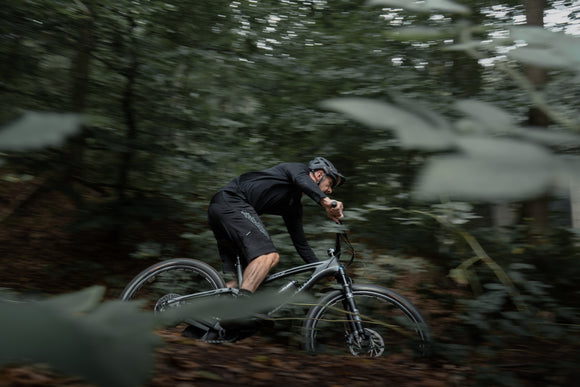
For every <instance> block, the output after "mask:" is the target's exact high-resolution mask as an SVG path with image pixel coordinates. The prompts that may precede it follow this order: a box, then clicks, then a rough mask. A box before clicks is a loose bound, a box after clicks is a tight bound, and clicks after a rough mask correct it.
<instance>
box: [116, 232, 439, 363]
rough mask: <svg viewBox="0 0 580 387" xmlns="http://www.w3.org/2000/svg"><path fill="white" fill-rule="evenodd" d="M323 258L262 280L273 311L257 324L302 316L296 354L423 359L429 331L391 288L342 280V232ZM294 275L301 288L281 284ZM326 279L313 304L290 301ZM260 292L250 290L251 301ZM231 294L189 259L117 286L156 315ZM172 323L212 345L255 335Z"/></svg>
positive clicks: (194, 322) (192, 322) (214, 274)
mask: <svg viewBox="0 0 580 387" xmlns="http://www.w3.org/2000/svg"><path fill="white" fill-rule="evenodd" d="M341 242H342V243H344V244H345V245H346V246H348V248H349V250H350V254H351V257H350V260H349V261H348V262H347V263H346V264H342V263H341V262H340V259H341V256H342V251H341V244H342V243H341ZM327 252H328V259H325V260H322V261H319V262H315V263H309V264H304V265H300V266H297V267H293V268H290V269H286V270H282V271H280V272H277V273H274V274H271V275H269V276H268V277H267V278H266V279H265V280H264V282H263V284H262V285H261V288H262V287H264V285H267V284H279V283H280V282H282V285H279V286H278V287H279V291H278V293H276V295H277V296H276V297H275V299H276V304H275V307H273V308H272V307H271V305H269V306H268V307H269V308H270V309H269V310H268V311H266V313H265V314H261V315H260V318H265V319H269V320H270V321H273V322H274V323H275V322H276V319H277V316H279V315H280V313H282V311H283V310H285V309H288V308H292V307H294V308H297V309H298V310H299V311H304V312H305V316H303V317H301V320H302V326H301V336H302V338H303V345H304V348H305V349H306V350H307V351H309V352H326V351H332V352H334V353H340V352H346V353H349V352H350V353H351V354H352V355H354V356H368V357H378V356H384V355H387V354H390V353H394V352H411V351H412V352H414V353H416V354H426V352H427V351H428V346H429V342H430V338H431V336H430V330H429V327H428V325H427V323H426V322H425V319H424V318H423V316H422V315H421V313H420V312H419V311H418V310H417V308H415V306H413V304H412V303H411V302H409V301H408V300H407V299H405V298H404V297H403V296H401V295H400V294H397V293H396V292H394V291H393V290H390V289H387V288H385V287H382V286H379V285H372V284H358V283H355V282H354V281H353V279H352V278H351V277H349V276H348V275H347V272H346V268H348V267H349V266H350V265H351V264H352V263H353V262H354V260H355V255H356V254H355V249H354V247H353V246H352V244H351V243H350V242H349V240H348V237H347V234H346V232H344V231H339V232H337V233H336V241H335V245H334V247H332V248H329V249H328V251H327ZM238 261H239V260H238ZM236 271H237V274H236V276H237V280H238V283H239V284H241V283H242V280H243V276H242V268H241V266H240V265H239V262H238V265H237V270H236ZM300 274H302V275H305V274H307V278H306V279H305V280H303V281H302V282H297V281H295V280H291V281H289V282H288V279H292V278H296V276H297V275H300ZM329 278H333V279H335V280H336V285H335V286H334V287H333V288H331V289H329V290H327V291H326V292H325V293H324V294H323V295H322V296H321V297H320V298H319V299H317V301H315V302H312V303H301V302H298V301H297V302H293V301H294V300H298V299H299V298H300V297H299V295H301V294H303V293H305V292H308V291H309V290H311V289H312V288H313V286H314V285H315V284H317V283H320V282H322V281H326V280H328V279H329ZM283 280H285V281H283ZM266 288H267V287H266ZM260 291H261V290H258V292H256V296H257V295H259V294H260ZM238 293H239V292H238V289H236V288H228V287H226V284H225V281H224V279H223V277H222V276H221V275H220V273H219V272H218V271H217V270H216V269H214V268H213V267H212V266H210V265H208V264H206V263H204V262H201V261H199V260H196V259H189V258H175V259H169V260H165V261H163V262H160V263H157V264H154V265H152V266H150V267H148V268H147V269H145V270H143V271H142V272H141V273H139V274H138V275H137V276H136V277H135V278H134V279H133V280H132V281H131V282H130V283H129V284H128V285H127V286H126V287H125V289H124V290H123V292H122V294H121V299H122V300H134V299H145V300H146V302H145V306H144V307H145V308H147V309H149V310H153V311H155V312H156V313H163V312H164V311H167V310H170V309H172V308H179V307H181V306H183V305H184V304H186V303H189V302H195V301H196V300H197V301H199V300H205V301H207V300H210V301H211V300H218V298H220V297H221V298H222V299H223V297H232V298H233V297H234V296H236V295H238ZM278 295H283V296H281V297H278ZM256 299H258V297H256ZM263 316H265V317H263ZM179 322H180V323H185V324H188V325H189V327H193V326H196V327H204V328H205V330H206V333H209V332H212V329H213V331H214V333H216V332H217V333H218V334H217V335H215V334H214V335H213V338H212V339H208V336H207V335H206V336H205V337H204V336H201V337H200V338H202V339H204V338H205V339H206V341H210V342H214V343H219V342H234V341H237V340H240V339H242V338H245V337H247V336H249V335H251V334H253V333H255V331H257V328H255V327H249V328H248V327H247V326H245V325H242V326H241V327H240V326H236V325H235V324H234V326H233V327H231V328H227V326H226V328H225V329H224V328H223V327H222V326H220V324H219V318H216V319H211V320H210V321H209V322H208V321H207V319H206V318H205V317H204V318H199V319H196V317H195V316H194V315H192V316H188V318H187V319H184V320H183V321H179ZM216 323H217V324H216ZM185 326H187V325H185Z"/></svg>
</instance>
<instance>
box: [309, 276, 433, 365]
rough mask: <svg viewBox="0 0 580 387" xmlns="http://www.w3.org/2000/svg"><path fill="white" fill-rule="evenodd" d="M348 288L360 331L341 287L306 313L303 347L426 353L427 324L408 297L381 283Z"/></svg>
mask: <svg viewBox="0 0 580 387" xmlns="http://www.w3.org/2000/svg"><path fill="white" fill-rule="evenodd" d="M352 288H353V289H352V290H353V296H354V302H355V304H356V306H357V309H358V312H359V313H358V316H359V317H360V320H361V323H362V328H363V329H362V331H363V334H362V335H361V334H360V333H361V332H358V331H357V330H355V329H353V326H354V325H353V323H352V321H353V318H354V317H355V313H354V312H353V311H350V308H349V307H348V303H347V300H346V295H345V294H344V293H343V291H342V290H333V291H331V292H330V293H328V294H327V295H326V296H324V297H323V298H322V299H321V300H320V301H319V303H318V304H317V305H315V306H313V307H312V308H311V309H310V311H309V312H308V314H307V316H306V321H305V322H304V327H303V335H304V340H305V347H306V350H308V351H309V352H332V353H344V352H347V353H351V354H352V355H354V356H368V357H378V356H386V355H389V354H392V353H401V352H403V353H409V354H411V353H414V354H421V355H424V354H425V353H426V351H427V347H428V343H429V340H430V333H429V327H428V326H427V324H426V323H425V319H424V318H423V317H422V316H421V314H420V313H419V311H418V310H417V309H416V308H415V307H414V306H413V305H412V304H411V303H410V302H409V301H408V300H406V299H405V298H404V297H402V296H401V295H399V294H397V293H395V292H393V291H392V290H389V289H386V288H384V287H382V286H376V285H353V287H352Z"/></svg>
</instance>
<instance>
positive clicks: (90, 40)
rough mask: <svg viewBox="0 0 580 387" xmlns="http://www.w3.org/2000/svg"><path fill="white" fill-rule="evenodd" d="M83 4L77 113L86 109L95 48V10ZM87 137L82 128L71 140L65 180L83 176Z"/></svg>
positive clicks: (74, 92)
mask: <svg viewBox="0 0 580 387" xmlns="http://www.w3.org/2000/svg"><path fill="white" fill-rule="evenodd" d="M83 5H84V6H83V8H82V10H83V11H84V13H85V15H86V16H87V17H86V19H84V20H83V22H82V24H81V26H80V28H79V38H78V44H77V51H76V57H75V59H74V62H73V66H72V69H71V78H72V87H71V100H70V109H71V111H73V112H75V113H83V112H84V111H85V109H86V105H87V97H88V89H89V79H90V64H91V52H92V51H93V48H94V36H93V35H94V21H95V14H94V12H93V7H92V3H91V0H85V1H84V3H83ZM85 137H86V131H85V130H81V133H80V134H78V135H77V136H75V137H74V138H73V139H71V141H70V142H69V154H68V157H69V160H68V168H67V172H66V174H67V176H65V180H69V178H70V177H72V176H75V177H78V178H83V175H84V167H83V162H84V151H85Z"/></svg>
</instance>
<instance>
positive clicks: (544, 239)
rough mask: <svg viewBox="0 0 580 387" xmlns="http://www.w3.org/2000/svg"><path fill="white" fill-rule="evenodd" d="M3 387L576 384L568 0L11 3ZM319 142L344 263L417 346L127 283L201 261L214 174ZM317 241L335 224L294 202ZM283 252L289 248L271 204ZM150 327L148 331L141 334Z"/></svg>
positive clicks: (1, 143) (1, 286) (577, 136)
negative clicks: (336, 178) (239, 314)
mask: <svg viewBox="0 0 580 387" xmlns="http://www.w3.org/2000/svg"><path fill="white" fill-rule="evenodd" d="M0 20H1V23H0V314H1V315H2V316H3V317H2V319H1V320H0V386H165V385H176V386H177V385H180V386H206V385H207V386H222V385H223V386H225V385H231V384H232V383H236V384H238V383H242V384H244V385H263V386H268V385H273V384H287V385H304V384H318V385H321V386H341V385H349V386H358V385H365V386H369V385H388V384H397V385H403V386H454V385H461V386H465V385H468V386H572V385H575V382H576V381H577V380H578V378H579V377H580V371H579V370H578V364H579V363H580V350H579V349H580V347H579V345H580V329H579V321H580V304H579V303H578V301H577V300H578V298H577V297H579V296H580V294H579V292H580V288H579V287H578V282H577V281H578V280H580V250H579V248H580V239H579V235H580V234H579V230H580V172H579V171H580V158H579V156H580V115H579V114H578V111H579V108H580V107H579V106H578V99H579V98H580V1H578V0H573V1H565V0H521V1H520V0H473V1H467V0H453V1H451V0H422V1H414V0H364V1H362V0H211V1H210V0H165V1H160V0H116V1H112V0H100V1H97V0H4V1H3V4H2V7H0ZM316 156H323V157H326V158H328V159H329V160H331V161H332V162H333V163H334V165H336V166H337V168H338V169H339V170H340V172H341V173H342V174H344V175H345V176H346V179H347V182H346V184H344V185H343V186H341V187H339V188H337V189H336V190H335V192H333V194H332V196H333V198H336V199H337V200H340V201H342V202H343V203H344V205H345V213H344V214H345V218H344V228H345V229H346V230H347V233H348V235H349V238H350V240H351V241H352V243H353V245H354V247H355V249H356V250H357V253H358V257H357V261H355V263H354V264H353V265H352V266H351V267H349V270H350V271H351V274H352V275H353V276H354V278H355V280H356V281H360V282H372V283H375V284H378V285H382V286H386V287H388V288H390V289H393V290H395V291H397V292H399V293H401V294H403V295H404V296H405V297H407V298H408V299H410V300H412V302H413V303H414V304H415V305H416V306H417V308H418V309H419V310H420V311H421V313H422V314H423V315H424V317H425V319H426V320H427V322H428V324H429V326H430V327H431V329H432V334H433V339H434V340H433V345H432V351H431V353H430V354H429V356H425V357H422V358H417V357H413V356H410V355H401V356H385V357H383V358H378V359H364V358H355V357H352V356H350V355H349V356H347V355H344V356H341V355H327V354H324V355H310V354H307V353H305V352H304V351H303V349H302V348H301V346H300V343H299V342H298V341H299V337H295V335H293V334H292V332H293V330H292V327H288V329H285V328H287V327H286V326H285V325H284V324H282V326H281V327H278V328H277V329H274V330H265V331H264V332H261V333H259V334H257V335H256V336H255V337H252V338H248V339H246V340H242V341H240V342H238V343H233V344H231V345H212V344H208V343H203V342H200V341H196V340H192V339H186V338H182V337H180V336H175V335H169V334H164V333H162V332H159V331H158V330H156V328H157V326H156V325H155V324H156V322H155V318H154V316H153V314H152V313H149V312H146V311H143V310H142V309H141V308H140V307H139V304H138V303H133V302H130V303H129V302H121V301H119V295H120V293H121V291H122V290H123V288H124V287H125V286H126V285H127V283H128V282H129V281H130V280H131V279H132V278H133V277H134V276H135V275H136V274H137V273H139V272H140V271H141V270H142V269H144V268H146V267H148V266H149V265H152V264H153V263H155V262H159V261H161V260H164V259H168V258H171V257H190V258H195V259H199V260H202V261H205V262H207V263H209V264H211V265H213V266H214V267H216V268H219V267H220V259H219V254H218V250H217V245H216V241H215V238H214V236H213V234H212V232H211V230H210V229H209V227H208V224H207V207H208V204H209V201H210V199H211V198H212V196H213V195H214V193H215V192H216V191H217V190H218V189H219V188H220V187H222V186H224V185H225V184H227V182H229V181H230V180H231V179H232V178H234V177H236V176H238V175H239V174H241V173H244V172H248V171H256V170H263V169H266V168H269V167H272V166H274V165H276V164H278V163H281V162H303V163H307V162H308V161H309V160H311V159H312V158H314V157H316ZM303 206H304V228H305V230H306V232H307V235H308V239H309V241H310V243H311V245H312V247H313V248H314V249H315V251H316V253H317V254H319V255H320V257H324V256H325V255H326V249H327V248H328V247H329V245H332V243H333V237H334V232H335V230H336V226H335V225H333V224H332V222H330V221H329V220H328V218H326V217H325V215H324V213H323V211H321V210H320V208H319V207H318V206H317V205H316V204H315V203H313V202H312V201H309V200H308V199H307V198H305V199H304V200H303ZM264 222H265V224H266V226H267V228H268V231H269V232H270V234H271V235H272V238H273V240H274V242H275V244H276V247H277V248H278V250H279V252H280V255H281V257H282V258H281V261H280V264H279V266H278V267H276V268H275V269H274V270H280V269H283V268H288V267H292V266H293V265H297V264H299V263H301V259H300V257H299V256H298V255H297V254H296V250H295V249H294V247H293V245H292V242H291V240H290V237H289V236H288V233H287V232H286V227H285V226H284V223H283V221H282V220H281V219H280V218H279V217H275V216H265V217H264ZM156 332H157V333H156Z"/></svg>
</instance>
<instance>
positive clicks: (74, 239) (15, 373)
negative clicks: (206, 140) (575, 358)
mask: <svg viewBox="0 0 580 387" xmlns="http://www.w3.org/2000/svg"><path fill="white" fill-rule="evenodd" d="M17 185H18V184H16V185H15V186H17ZM26 187H27V188H28V189H29V190H30V192H29V194H27V195H20V196H19V194H18V193H19V192H22V187H20V188H17V187H15V188H14V191H10V190H6V189H3V190H0V208H3V209H4V210H0V222H1V223H0V268H1V270H0V287H4V288H9V289H12V290H14V291H18V292H22V293H24V294H34V295H52V294H60V293H65V292H72V291H77V290H81V289H84V288H86V287H88V286H92V285H95V284H100V285H105V286H107V289H108V293H107V297H109V298H115V297H117V296H118V294H119V292H120V290H121V289H122V287H123V285H124V284H126V283H127V281H128V280H129V279H130V278H131V277H132V276H133V275H134V274H135V269H136V264H135V262H134V259H132V258H131V257H130V256H129V255H130V253H131V250H130V249H129V248H123V247H116V248H113V247H112V246H113V245H111V244H110V243H108V242H106V238H104V237H103V236H102V235H99V236H98V237H97V236H96V235H92V234H84V235H75V236H72V234H70V233H68V232H67V231H66V227H67V225H68V224H69V223H70V220H71V214H73V213H74V212H75V211H76V209H75V206H74V205H73V204H72V203H71V202H70V201H69V200H68V199H66V198H65V197H64V196H63V195H62V194H59V193H55V192H48V193H46V192H42V191H40V190H39V191H38V192H34V191H35V190H36V189H35V188H34V187H32V185H31V184H28V185H27V186H26ZM30 187H32V188H30ZM176 227H178V226H176ZM152 229H153V230H155V231H154V232H155V233H156V237H158V238H159V237H161V238H163V236H162V235H161V236H160V235H159V230H160V228H157V227H152ZM163 230H165V232H166V233H167V234H168V235H167V238H172V237H171V234H173V237H175V235H179V232H178V230H171V227H164V228H163ZM80 257H82V258H80ZM91 265H92V266H91ZM420 275H421V274H414V273H406V274H403V275H402V276H401V278H400V279H399V280H398V282H397V284H398V286H400V287H401V288H402V289H406V290H405V291H404V292H406V293H405V295H406V296H408V297H409V298H411V299H412V301H413V302H414V303H417V304H418V306H419V309H421V310H422V311H427V313H426V317H427V318H428V320H429V319H430V318H431V317H434V316H439V317H437V318H436V319H433V320H431V321H430V323H431V324H432V328H433V331H434V333H435V336H439V337H442V336H447V337H444V339H445V340H449V337H448V336H449V335H450V333H449V332H452V331H453V329H452V326H453V325H454V324H455V323H456V322H457V320H456V317H454V316H453V311H451V310H445V308H444V307H443V306H442V305H441V304H440V303H437V302H436V301H434V300H425V299H422V298H421V297H419V296H418V295H417V294H413V293H412V290H409V289H413V287H414V286H415V285H416V284H417V283H418V282H419V281H421V278H420ZM447 291H449V292H451V293H452V292H453V290H447ZM450 296H451V297H455V296H456V295H453V294H450ZM159 334H160V336H161V337H162V338H163V341H164V343H165V345H164V346H163V347H161V348H159V349H158V350H157V352H156V368H155V370H154V372H153V375H152V379H151V382H150V384H149V386H150V387H165V386H175V387H187V386H229V385H232V384H235V385H252V386H270V385H286V386H298V385H300V386H320V387H323V386H328V387H331V386H385V385H398V386H399V385H400V386H424V387H428V386H470V385H495V383H491V382H489V383H486V382H481V381H479V382H478V381H476V376H477V374H478V372H479V370H481V369H482V367H483V368H485V367H486V364H485V361H487V360H485V358H484V357H483V356H482V357H481V359H479V360H477V356H476V357H475V358H474V360H473V361H468V360H466V359H463V361H459V362H451V361H449V360H447V359H446V358H445V357H443V356H439V355H435V356H432V357H429V358H420V359H414V358H411V357H410V356H405V355H396V356H395V355H393V356H389V357H384V358H379V359H364V358H354V357H352V356H346V355H345V356H335V355H310V354H307V353H306V352H304V351H302V350H301V349H300V347H299V345H298V344H297V342H294V341H293V340H291V339H281V338H280V335H278V334H276V332H275V331H274V330H272V329H266V330H265V331H263V332H259V333H258V334H256V335H254V336H253V337H250V338H247V339H245V340H242V341H240V342H237V343H232V344H207V343H204V342H201V341H199V340H193V339H189V338H185V337H182V336H181V335H180V334H179V333H175V332H159ZM570 350H572V351H573V350H574V349H570ZM541 352H542V351H539V352H538V351H536V350H534V348H530V347H529V344H523V345H521V346H515V347H514V349H513V352H509V353H507V354H506V353H504V356H503V359H502V360H501V361H502V362H504V363H505V365H506V369H508V368H509V369H510V370H512V371H513V372H515V375H516V379H517V382H518V385H521V386H536V385H537V386H540V385H541V386H544V385H555V386H564V385H570V386H572V385H573V384H572V379H571V376H570V375H564V376H560V377H558V378H552V379H550V378H549V377H548V378H547V377H546V375H545V373H546V372H548V371H547V370H546V369H544V367H542V366H541V364H542V362H543V360H544V355H543V354H542V353H541ZM568 352H569V351H563V352H562V354H564V355H565V354H566V353H568ZM544 353H545V352H544ZM522 354H525V355H522ZM512 355H513V356H512ZM496 360H497V361H500V359H496ZM546 380H549V381H550V380H551V382H550V383H547V384H546ZM508 385H509V384H508ZM514 385H515V384H514ZM17 386H22V387H25V386H26V387H31V386H71V387H81V386H88V385H87V384H83V383H82V382H80V381H79V380H77V379H73V378H70V377H65V376H63V375H59V374H58V373H55V372H54V371H52V370H50V369H49V368H47V367H45V366H43V365H19V366H11V367H5V368H4V369H0V387H17Z"/></svg>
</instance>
